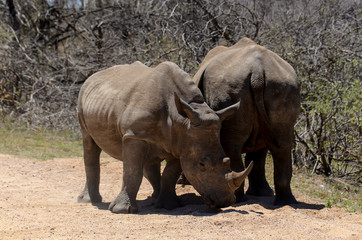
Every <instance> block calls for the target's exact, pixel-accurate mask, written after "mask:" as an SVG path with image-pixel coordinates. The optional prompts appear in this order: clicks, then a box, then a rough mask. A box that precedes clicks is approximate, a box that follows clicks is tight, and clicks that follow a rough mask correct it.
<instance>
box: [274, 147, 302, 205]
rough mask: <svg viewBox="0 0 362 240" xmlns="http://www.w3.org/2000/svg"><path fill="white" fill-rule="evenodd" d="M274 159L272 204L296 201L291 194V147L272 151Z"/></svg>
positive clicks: (285, 203) (293, 202)
mask: <svg viewBox="0 0 362 240" xmlns="http://www.w3.org/2000/svg"><path fill="white" fill-rule="evenodd" d="M272 155H273V161H274V184H275V200H274V205H281V206H282V205H288V204H295V203H298V202H297V200H296V199H295V197H294V196H293V194H292V190H291V188H290V182H291V178H292V160H291V147H287V148H283V149H277V150H274V151H272Z"/></svg>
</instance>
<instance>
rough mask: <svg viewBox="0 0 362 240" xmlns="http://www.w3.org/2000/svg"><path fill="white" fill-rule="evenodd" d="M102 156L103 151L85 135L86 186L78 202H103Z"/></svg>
mask: <svg viewBox="0 0 362 240" xmlns="http://www.w3.org/2000/svg"><path fill="white" fill-rule="evenodd" d="M100 154H101V149H100V148H99V147H98V145H97V144H96V143H95V142H94V140H93V139H92V138H91V137H90V136H89V135H88V134H86V133H83V155H84V167H85V173H86V184H85V187H84V189H83V191H82V193H81V194H80V195H79V196H78V202H81V203H90V202H91V203H100V202H102V197H101V195H100V193H99V179H100V163H99V156H100Z"/></svg>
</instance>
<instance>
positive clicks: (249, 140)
mask: <svg viewBox="0 0 362 240" xmlns="http://www.w3.org/2000/svg"><path fill="white" fill-rule="evenodd" d="M193 80H194V81H195V82H196V83H197V84H198V87H199V88H200V90H201V92H202V93H203V96H204V98H205V101H206V103H207V104H208V105H209V106H210V107H211V108H212V109H213V110H215V111H218V110H219V109H224V108H226V107H228V106H230V105H232V104H234V103H235V102H237V101H240V108H239V109H238V111H237V113H236V114H234V115H233V116H232V118H230V119H229V120H226V121H224V122H223V123H222V128H221V133H220V138H221V144H222V146H223V148H224V151H225V152H226V154H227V156H229V157H230V158H231V169H232V170H234V171H241V170H242V169H244V166H243V163H242V159H241V153H246V158H245V163H246V164H248V163H250V162H251V161H254V168H253V170H252V171H251V173H250V175H249V176H248V178H249V188H248V191H247V194H251V195H259V196H262V195H273V190H272V189H271V188H270V186H269V184H268V183H267V181H266V179H265V166H264V165H265V157H266V154H267V151H268V149H269V150H270V151H271V154H272V156H273V160H274V183H275V192H276V196H275V201H274V203H275V204H276V205H283V204H290V203H296V200H295V198H294V196H293V195H292V192H291V188H290V181H291V177H292V161H291V149H292V145H293V139H294V135H293V133H294V132H293V131H294V124H295V122H296V119H297V118H298V115H299V112H300V87H299V82H298V80H297V76H296V74H295V71H294V69H293V68H292V67H291V66H290V65H289V64H288V63H287V62H286V61H284V60H283V59H282V58H280V57H279V56H278V55H277V54H275V53H273V52H272V51H269V50H268V49H266V48H264V47H262V46H259V45H258V44H256V43H255V42H253V41H252V40H250V39H248V38H243V39H241V40H240V41H239V42H238V43H236V44H235V45H233V46H231V47H223V46H218V47H216V48H214V49H212V50H211V51H210V52H209V53H208V54H207V55H206V57H205V59H204V61H203V62H202V63H201V66H200V69H199V70H198V71H197V73H196V74H195V76H194V78H193ZM186 177H187V176H186ZM236 197H237V201H242V200H244V199H245V196H244V189H243V185H242V186H241V187H240V188H239V189H238V190H237V191H236Z"/></svg>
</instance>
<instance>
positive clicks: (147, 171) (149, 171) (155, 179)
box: [143, 159, 161, 198]
mask: <svg viewBox="0 0 362 240" xmlns="http://www.w3.org/2000/svg"><path fill="white" fill-rule="evenodd" d="M160 162H161V160H160V159H157V160H156V162H154V161H152V162H150V163H145V165H144V166H143V175H144V176H145V177H146V179H147V180H148V181H149V182H150V183H151V185H152V188H153V193H152V197H153V198H157V197H158V196H159V195H160V190H161V173H160V170H161V163H160Z"/></svg>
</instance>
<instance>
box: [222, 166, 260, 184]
mask: <svg viewBox="0 0 362 240" xmlns="http://www.w3.org/2000/svg"><path fill="white" fill-rule="evenodd" d="M253 166H254V162H251V163H250V164H249V166H248V167H247V168H246V169H245V170H244V171H242V172H234V171H232V172H231V173H228V174H226V176H225V177H226V179H227V180H228V183H229V187H230V188H231V189H232V190H233V191H235V190H236V189H238V188H239V187H240V186H241V184H242V183H243V182H244V180H245V178H246V177H247V176H248V175H249V173H250V171H251V169H252V168H253Z"/></svg>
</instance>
